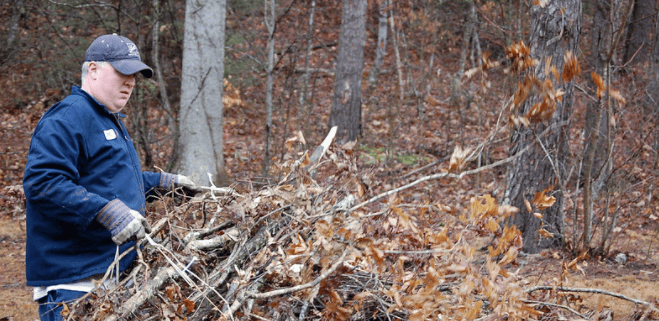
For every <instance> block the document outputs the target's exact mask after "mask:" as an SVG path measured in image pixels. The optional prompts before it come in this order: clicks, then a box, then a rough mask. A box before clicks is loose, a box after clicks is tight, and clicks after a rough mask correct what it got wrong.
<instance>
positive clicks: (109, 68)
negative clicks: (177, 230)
mask: <svg viewBox="0 0 659 321" xmlns="http://www.w3.org/2000/svg"><path fill="white" fill-rule="evenodd" d="M137 73H141V74H142V75H144V76H145V77H147V78H149V77H151V76H152V74H153V70H152V69H151V68H150V67H149V66H147V65H146V64H144V63H143V62H142V61H141V59H140V54H139V51H138V49H137V47H136V46H135V44H134V43H133V42H132V41H130V40H129V39H127V38H125V37H122V36H118V35H116V34H113V35H104V36H100V37H99V38H97V39H96V40H94V42H93V43H92V44H91V45H90V46H89V49H87V52H86V55H85V63H84V64H83V68H82V77H81V78H82V86H81V87H78V86H73V89H72V91H71V94H70V95H69V96H68V97H66V98H65V99H64V100H62V101H61V102H59V103H57V104H55V105H53V106H52V107H51V108H50V109H49V110H48V111H47V112H46V113H45V114H44V115H43V117H42V118H41V120H40V121H39V123H38V124H37V127H36V129H35V130H34V133H33V135H32V141H31V143H30V152H29V155H28V160H27V165H26V168H25V175H24V178H23V187H24V190H25V197H26V199H27V209H26V210H27V216H26V221H27V246H26V261H25V263H26V274H27V285H28V286H33V287H34V295H33V298H34V300H35V301H38V302H39V314H40V316H41V320H61V318H62V317H61V315H60V312H61V310H62V305H61V304H59V303H60V302H70V301H73V300H75V299H77V298H79V297H81V296H83V295H84V294H85V293H87V292H89V291H91V290H92V289H93V288H94V285H93V283H92V280H94V279H97V278H98V276H99V275H102V274H104V273H105V272H106V270H107V269H108V267H109V266H110V265H111V264H112V262H113V261H114V258H115V254H116V251H117V247H119V252H120V253H123V252H124V251H125V250H126V249H128V248H130V247H132V246H134V244H135V239H139V238H143V237H144V235H145V233H150V230H151V228H150V227H149V224H148V223H147V221H146V219H145V218H144V214H145V209H146V201H145V196H146V194H148V193H149V192H150V191H151V190H152V189H154V188H165V189H167V188H171V187H172V186H174V185H175V184H179V185H181V184H182V185H187V184H193V183H192V182H191V181H190V180H189V179H188V178H186V177H185V176H181V175H175V174H169V173H155V172H142V170H141V167H140V163H139V159H138V156H137V153H136V152H135V148H134V146H133V144H132V141H131V139H130V137H129V136H128V132H127V131H126V127H125V126H124V124H123V122H122V121H121V118H122V117H125V116H124V115H122V114H121V113H120V111H121V110H122V109H123V108H124V106H125V105H126V103H127V102H128V99H129V98H130V95H131V93H132V91H133V87H134V86H135V78H136V76H137ZM136 255H137V254H136V253H135V252H134V251H133V252H131V253H130V254H128V255H127V256H126V257H124V259H122V260H121V262H120V264H119V269H120V270H121V271H123V270H125V269H126V268H127V267H128V265H129V264H130V263H131V262H132V261H133V260H134V258H135V256H136Z"/></svg>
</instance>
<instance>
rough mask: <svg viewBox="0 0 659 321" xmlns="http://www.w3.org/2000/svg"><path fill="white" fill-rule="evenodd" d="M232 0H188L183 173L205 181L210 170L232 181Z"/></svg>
mask: <svg viewBox="0 0 659 321" xmlns="http://www.w3.org/2000/svg"><path fill="white" fill-rule="evenodd" d="M225 17H226V0H187V2H186V8H185V37H184V44H183V80H182V83H181V111H180V115H179V127H180V131H181V135H180V136H179V143H180V150H179V153H180V156H179V160H180V164H179V171H180V173H181V174H185V175H188V176H189V177H190V178H192V179H193V180H194V181H195V182H197V183H198V184H202V185H207V184H209V181H208V176H207V173H210V174H211V176H212V178H213V180H214V181H213V182H214V183H215V184H216V185H227V184H228V183H229V182H228V175H227V174H226V170H225V168H224V155H223V146H224V138H223V124H222V109H223V106H222V93H223V86H224V84H223V80H224V77H223V74H224V26H225Z"/></svg>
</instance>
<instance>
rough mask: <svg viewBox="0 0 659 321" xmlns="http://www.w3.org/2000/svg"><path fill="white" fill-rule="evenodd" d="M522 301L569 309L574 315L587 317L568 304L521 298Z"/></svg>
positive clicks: (585, 318) (586, 318)
mask: <svg viewBox="0 0 659 321" xmlns="http://www.w3.org/2000/svg"><path fill="white" fill-rule="evenodd" d="M522 302H524V303H528V304H539V305H546V306H550V307H556V308H561V309H565V310H568V311H570V312H571V313H572V314H574V315H576V316H578V317H580V318H582V319H584V320H588V317H586V316H585V315H583V314H581V313H579V312H577V311H575V310H574V309H572V308H570V307H569V306H565V305H561V304H556V303H549V302H542V301H533V300H522Z"/></svg>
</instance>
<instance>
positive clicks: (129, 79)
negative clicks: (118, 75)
mask: <svg viewBox="0 0 659 321" xmlns="http://www.w3.org/2000/svg"><path fill="white" fill-rule="evenodd" d="M124 83H125V84H126V85H127V86H130V87H131V88H132V87H134V86H135V75H130V76H128V77H126V81H125V82H124Z"/></svg>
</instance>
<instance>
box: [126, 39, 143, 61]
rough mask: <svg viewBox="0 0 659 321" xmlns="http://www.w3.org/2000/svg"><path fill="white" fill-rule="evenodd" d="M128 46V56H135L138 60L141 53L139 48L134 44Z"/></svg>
mask: <svg viewBox="0 0 659 321" xmlns="http://www.w3.org/2000/svg"><path fill="white" fill-rule="evenodd" d="M126 46H128V55H129V56H135V57H137V58H139V57H140V53H139V52H138V51H137V46H136V45H135V44H134V43H130V42H128V43H126Z"/></svg>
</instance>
